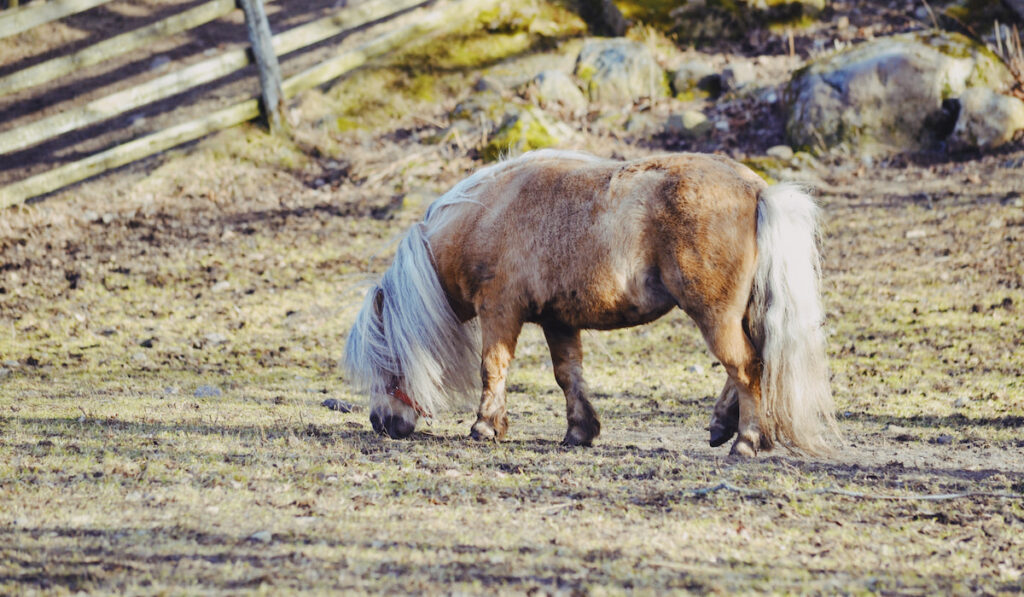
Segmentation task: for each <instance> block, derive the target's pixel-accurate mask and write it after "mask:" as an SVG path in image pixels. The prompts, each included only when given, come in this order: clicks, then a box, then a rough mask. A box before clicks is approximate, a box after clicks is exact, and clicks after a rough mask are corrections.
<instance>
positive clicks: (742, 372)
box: [701, 311, 768, 456]
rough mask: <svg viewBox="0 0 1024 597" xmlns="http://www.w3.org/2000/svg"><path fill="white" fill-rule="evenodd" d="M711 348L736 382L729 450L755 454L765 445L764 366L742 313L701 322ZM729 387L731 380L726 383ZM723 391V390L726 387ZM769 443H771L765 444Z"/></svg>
mask: <svg viewBox="0 0 1024 597" xmlns="http://www.w3.org/2000/svg"><path fill="white" fill-rule="evenodd" d="M701 328H702V331H703V332H704V338H705V340H706V341H707V343H708V346H709V348H710V349H711V352H712V353H714V355H715V357H717V358H718V360H719V361H721V362H722V364H723V365H725V370H726V372H728V374H729V381H730V382H731V383H732V384H733V385H734V386H735V389H736V393H737V396H738V400H737V401H738V403H739V423H738V425H737V434H738V437H737V438H736V441H735V442H734V443H733V445H732V449H731V450H730V451H729V453H730V454H736V455H740V456H754V455H756V454H757V450H758V448H759V447H761V446H763V445H764V443H765V442H764V441H763V439H762V435H761V427H760V425H759V424H758V421H759V420H760V415H759V411H760V398H761V366H760V362H759V361H758V360H757V358H756V353H755V352H754V347H753V346H752V345H751V343H750V340H749V338H747V335H746V333H745V332H744V331H743V313H742V311H740V312H738V313H730V314H723V315H721V316H719V317H718V318H716V319H715V320H713V321H710V322H704V323H703V324H702V325H701ZM726 387H728V383H727V384H726ZM723 392H724V390H723ZM765 447H768V446H765Z"/></svg>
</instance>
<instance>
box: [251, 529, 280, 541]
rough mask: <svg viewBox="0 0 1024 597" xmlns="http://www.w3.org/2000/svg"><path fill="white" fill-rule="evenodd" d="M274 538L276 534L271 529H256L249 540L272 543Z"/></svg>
mask: <svg viewBox="0 0 1024 597" xmlns="http://www.w3.org/2000/svg"><path fill="white" fill-rule="evenodd" d="M273 539H274V535H273V534H272V533H271V532H270V531H256V532H255V533H253V534H251V535H249V541H254V542H257V543H270V542H271V541H272V540H273Z"/></svg>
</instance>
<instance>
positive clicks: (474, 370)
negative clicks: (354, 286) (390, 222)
mask: <svg viewBox="0 0 1024 597" xmlns="http://www.w3.org/2000/svg"><path fill="white" fill-rule="evenodd" d="M432 209H433V208H432ZM479 346H480V336H479V331H478V328H477V327H475V325H473V324H468V323H467V324H464V323H463V322H462V321H460V320H459V318H458V316H456V314H455V313H454V311H452V307H451V305H450V304H449V302H448V296H447V295H446V294H445V292H444V288H443V286H442V285H441V282H440V280H439V279H438V277H437V273H436V272H435V271H434V265H433V261H432V258H431V253H430V247H429V244H428V242H427V238H426V236H425V233H424V226H414V227H413V228H412V229H411V230H410V231H409V233H408V234H407V235H406V236H405V238H403V239H402V241H401V242H400V243H399V245H398V250H397V251H396V252H395V260H394V263H392V264H391V267H389V268H388V269H387V271H385V272H384V275H383V276H381V280H380V282H379V283H378V284H376V285H375V286H374V287H373V288H371V289H370V291H369V292H368V293H367V294H366V299H365V300H364V301H363V306H362V308H361V309H360V311H359V314H358V315H357V316H356V319H355V322H354V323H353V325H352V330H351V331H350V332H349V335H348V341H347V342H346V344H345V360H344V363H345V368H346V369H347V370H348V373H349V378H350V380H351V381H352V383H353V385H355V386H356V387H357V388H358V389H360V390H361V391H362V392H364V393H365V394H366V395H368V396H369V398H370V424H371V425H373V429H374V430H375V431H376V432H377V433H382V434H387V435H388V436H390V437H393V438H403V437H408V436H409V435H410V434H411V433H412V432H413V429H415V427H416V422H417V421H419V419H420V417H427V418H430V417H433V416H435V415H436V414H438V413H441V412H444V411H446V410H449V409H451V408H452V407H454V406H462V405H463V404H464V403H465V404H472V402H471V401H472V399H473V396H474V394H475V395H476V396H479V394H478V392H479V390H478V389H477V388H478V385H477V384H479V380H480V377H479V373H478V372H479V366H480V349H479Z"/></svg>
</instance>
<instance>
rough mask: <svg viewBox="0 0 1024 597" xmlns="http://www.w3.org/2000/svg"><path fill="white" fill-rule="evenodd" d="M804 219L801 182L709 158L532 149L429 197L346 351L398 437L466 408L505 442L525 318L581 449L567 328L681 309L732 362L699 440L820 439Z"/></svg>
mask: <svg viewBox="0 0 1024 597" xmlns="http://www.w3.org/2000/svg"><path fill="white" fill-rule="evenodd" d="M817 218H818V207H817V205H816V204H815V202H814V200H813V199H812V198H811V197H810V196H809V195H808V194H807V193H806V192H805V191H803V190H802V189H801V188H800V187H798V186H796V185H792V184H785V183H784V184H776V185H771V186H770V185H768V184H767V183H766V182H765V181H764V180H762V179H761V178H760V177H759V176H758V175H757V174H755V173H754V172H753V171H752V170H750V169H749V168H747V167H746V166H744V165H742V164H740V163H738V162H735V161H733V160H731V159H728V158H725V157H721V156H716V155H704V154H695V153H680V154H669V155H660V156H654V157H648V158H643V159H638V160H634V161H617V160H610V159H602V158H598V157H595V156H593V155H589V154H585V153H579V152H570V151H557V150H541V151H535V152H530V153H527V154H524V155H522V156H521V157H518V158H515V159H510V160H507V161H502V162H498V163H496V164H493V165H490V166H487V167H485V168H482V169H480V170H478V171H477V172H476V173H474V174H472V175H471V176H469V177H468V178H466V179H464V180H462V181H461V182H459V183H458V184H456V185H455V186H454V187H453V188H452V189H451V190H450V191H448V192H447V193H445V194H444V195H442V196H441V197H440V198H438V199H437V200H436V201H435V202H434V203H432V204H431V205H430V207H429V208H428V209H427V212H426V214H425V216H424V217H423V219H422V221H420V222H418V223H417V224H416V225H414V226H413V227H412V228H411V229H410V230H409V231H408V233H407V234H406V235H405V236H404V238H402V240H401V241H400V242H399V245H398V249H397V251H396V254H395V258H394V262H393V263H392V265H391V266H390V267H389V268H388V269H387V271H386V272H384V274H383V276H382V278H381V280H380V282H379V283H378V284H376V285H375V286H373V287H372V288H371V289H370V291H369V292H368V293H367V295H366V298H365V301H364V302H363V305H362V308H361V310H360V311H359V313H358V315H357V317H356V320H355V323H354V324H353V326H352V329H351V331H350V333H349V335H348V339H347V341H346V345H345V355H344V365H345V367H346V369H347V371H348V374H349V377H350V380H351V381H352V382H353V383H354V385H355V386H357V387H358V389H359V390H360V391H362V392H364V393H366V394H368V395H369V400H370V423H371V425H372V427H373V429H374V430H375V431H376V432H377V433H380V434H385V435H387V436H390V437H392V438H405V437H407V436H409V435H410V434H411V433H412V432H413V430H414V429H415V426H416V423H417V421H418V420H419V419H420V418H424V417H426V418H430V417H434V416H436V415H438V414H439V413H441V412H444V411H446V410H449V409H453V408H458V407H471V406H473V405H475V406H476V411H477V417H476V421H475V422H474V423H473V425H472V427H471V429H470V437H471V438H473V439H478V440H501V439H502V438H504V437H505V435H506V433H507V431H508V416H507V410H506V404H505V379H506V376H507V374H508V368H509V364H510V363H511V361H512V359H513V356H514V354H515V348H516V342H517V338H518V336H519V333H520V331H521V329H522V327H523V325H524V324H526V323H534V324H538V325H540V326H541V328H542V329H543V332H544V337H545V339H546V340H547V344H548V348H549V350H550V353H551V362H552V365H553V369H554V376H555V381H556V382H557V383H558V386H559V387H560V388H561V389H562V391H563V393H564V394H565V404H566V418H567V422H568V429H567V431H566V433H565V437H564V438H563V440H562V443H563V444H565V445H568V446H589V445H591V443H592V442H593V440H594V439H595V438H596V437H598V435H599V433H600V431H601V425H600V421H599V419H598V416H597V414H596V413H595V411H594V408H593V406H592V404H591V400H590V391H589V390H588V388H587V383H586V381H585V380H584V377H583V348H582V344H581V341H580V331H581V330H584V329H596V330H608V329H614V328H622V327H629V326H636V325H641V324H645V323H648V322H651V321H653V320H655V319H657V318H659V317H661V316H662V315H664V314H666V313H667V312H669V311H670V310H672V309H674V308H677V307H678V308H679V309H682V310H683V311H684V312H685V313H686V314H687V315H688V316H689V317H690V318H691V319H692V320H693V321H694V322H695V323H696V325H697V327H698V328H699V329H700V332H701V334H702V335H703V338H704V340H705V342H706V344H707V346H708V348H709V349H710V351H711V353H712V354H713V355H714V356H715V357H716V358H717V359H718V360H719V361H720V362H721V363H722V365H723V366H724V368H725V371H726V373H727V375H728V377H727V380H726V383H725V387H724V388H723V389H722V392H721V394H720V396H719V398H718V401H717V403H716V404H715V407H714V410H713V413H712V416H711V422H710V425H709V430H710V444H711V445H712V446H719V445H722V444H723V443H725V442H726V441H728V440H729V439H731V438H732V436H733V435H736V440H735V441H734V443H733V444H732V447H731V450H730V454H735V455H739V456H754V455H756V454H757V452H758V450H770V449H771V448H772V447H773V446H774V445H776V444H779V445H783V446H785V447H787V448H790V449H792V450H802V451H804V452H807V453H810V454H826V453H828V452H830V451H831V449H832V447H831V440H832V439H833V438H835V437H838V430H837V428H836V424H835V418H834V412H833V411H834V407H833V402H832V393H831V389H830V385H829V379H828V378H829V372H828V365H827V361H826V356H825V338H824V334H823V331H822V323H823V318H824V314H823V308H822V303H821V298H820V294H821V293H820V265H819V251H818V224H817ZM476 371H479V374H477V373H476Z"/></svg>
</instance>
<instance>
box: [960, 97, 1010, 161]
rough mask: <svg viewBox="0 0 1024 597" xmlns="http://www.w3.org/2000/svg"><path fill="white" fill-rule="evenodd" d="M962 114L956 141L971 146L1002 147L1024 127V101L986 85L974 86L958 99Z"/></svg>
mask: <svg viewBox="0 0 1024 597" xmlns="http://www.w3.org/2000/svg"><path fill="white" fill-rule="evenodd" d="M957 99H958V101H959V103H960V114H959V117H958V118H957V121H956V127H955V128H954V129H953V136H952V140H953V141H954V142H956V143H960V144H963V145H967V146H970V147H981V148H988V147H998V146H1000V145H1003V144H1005V143H1007V142H1009V141H1011V140H1013V136H1014V133H1016V132H1017V131H1019V130H1021V129H1024V101H1021V100H1019V99H1017V98H1015V97H1013V96H1009V95H1001V94H999V93H996V92H994V91H992V90H991V89H988V88H985V87H971V88H969V89H966V90H964V92H963V93H961V94H960V97H959V98H957Z"/></svg>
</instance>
